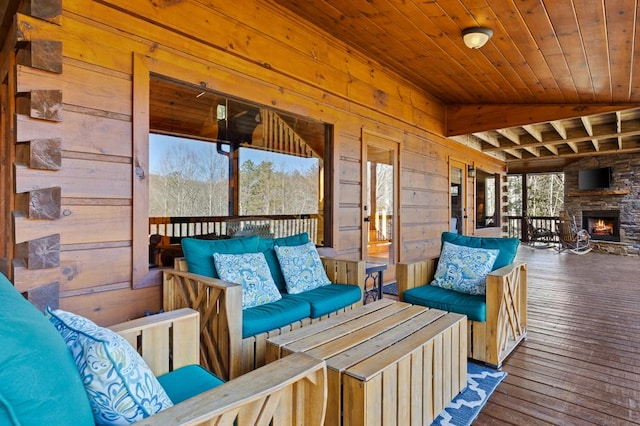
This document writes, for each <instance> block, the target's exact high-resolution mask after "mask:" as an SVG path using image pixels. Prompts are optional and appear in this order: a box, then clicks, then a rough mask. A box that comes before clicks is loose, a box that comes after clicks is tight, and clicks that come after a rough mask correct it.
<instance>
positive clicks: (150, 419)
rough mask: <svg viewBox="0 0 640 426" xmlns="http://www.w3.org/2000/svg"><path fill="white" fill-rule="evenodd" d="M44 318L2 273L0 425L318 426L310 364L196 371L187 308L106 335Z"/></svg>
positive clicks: (320, 394) (320, 404) (73, 321)
mask: <svg viewBox="0 0 640 426" xmlns="http://www.w3.org/2000/svg"><path fill="white" fill-rule="evenodd" d="M48 316H49V318H50V320H47V318H46V317H45V315H43V313H42V312H40V311H38V310H37V309H36V308H35V307H34V306H32V305H31V304H30V303H29V302H28V301H26V300H25V299H24V298H23V296H22V295H20V294H19V293H18V292H17V291H16V290H15V288H14V287H13V286H12V285H11V283H10V282H9V281H8V280H7V279H6V278H5V277H4V276H2V275H0V319H1V320H2V321H0V323H1V326H0V344H1V345H2V347H3V348H10V350H9V351H6V350H5V351H2V352H1V355H0V359H1V361H2V366H3V368H2V369H1V370H0V424H3V425H22V424H23V425H27V424H34V425H35V424H42V425H44V424H50V425H60V424H73V425H89V424H91V425H93V424H94V422H95V423H96V424H105V422H106V424H110V423H111V422H114V423H113V424H130V423H134V422H135V423H136V424H140V425H143V424H146V425H156V426H157V425H172V426H173V425H178V424H204V423H205V422H206V423H207V424H219V425H233V424H238V425H252V424H268V423H269V422H273V423H272V424H273V425H288V424H292V423H295V424H305V425H307V424H308V425H317V426H320V425H322V424H323V419H324V415H325V387H326V384H325V380H326V378H325V377H326V367H325V363H324V361H322V360H319V359H317V358H313V357H310V356H307V355H305V354H296V355H295V357H287V358H285V359H282V360H279V361H278V362H277V363H273V364H270V365H268V366H266V367H263V368H261V369H257V370H255V371H253V372H251V373H249V374H246V375H244V376H242V377H240V378H238V379H236V380H232V381H229V382H227V383H224V382H223V381H222V380H221V379H219V378H218V377H216V376H215V375H213V374H211V373H210V372H208V371H206V370H204V369H203V368H201V367H200V366H199V365H198V364H199V355H200V354H199V352H200V351H199V330H200V315H199V314H198V312H196V311H193V310H191V309H179V310H175V311H172V312H168V313H162V314H157V315H153V316H150V317H144V318H140V319H137V320H133V321H128V322H126V323H122V324H118V325H114V326H112V327H110V330H109V329H104V328H101V327H98V326H96V325H95V324H93V323H92V322H90V321H89V320H87V319H85V318H82V317H80V316H78V315H75V314H72V313H69V312H65V311H59V310H54V311H48ZM116 333H117V334H116ZM72 354H73V358H72V356H71V355H72ZM139 354H141V356H140V355H139ZM156 377H157V379H156ZM85 388H86V389H85ZM236 422H237V423H236Z"/></svg>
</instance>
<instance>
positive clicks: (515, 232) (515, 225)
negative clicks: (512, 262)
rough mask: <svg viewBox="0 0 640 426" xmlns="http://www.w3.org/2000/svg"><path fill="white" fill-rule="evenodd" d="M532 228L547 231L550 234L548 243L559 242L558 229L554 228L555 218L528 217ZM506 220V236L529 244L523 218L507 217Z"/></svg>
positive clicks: (525, 223)
mask: <svg viewBox="0 0 640 426" xmlns="http://www.w3.org/2000/svg"><path fill="white" fill-rule="evenodd" d="M529 217H530V218H531V223H532V224H533V227H534V228H542V229H549V230H550V231H551V232H552V239H551V241H550V242H556V243H557V242H559V240H558V229H557V226H556V223H557V220H558V217H557V216H529ZM507 220H508V224H509V225H508V231H507V232H508V236H509V237H515V238H519V239H520V241H522V242H524V243H528V242H529V235H528V233H527V222H526V218H525V217H524V216H507Z"/></svg>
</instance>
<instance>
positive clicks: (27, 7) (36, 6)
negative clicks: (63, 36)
mask: <svg viewBox="0 0 640 426" xmlns="http://www.w3.org/2000/svg"><path fill="white" fill-rule="evenodd" d="M18 11H19V12H20V13H24V14H25V15H29V16H33V17H34V18H39V19H43V20H45V21H49V22H51V23H53V24H58V25H60V23H61V16H62V0H23V1H22V3H21V4H20V8H19V10H18Z"/></svg>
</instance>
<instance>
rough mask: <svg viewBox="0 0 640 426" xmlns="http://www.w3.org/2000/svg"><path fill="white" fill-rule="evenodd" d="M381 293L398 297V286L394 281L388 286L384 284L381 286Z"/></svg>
mask: <svg viewBox="0 0 640 426" xmlns="http://www.w3.org/2000/svg"><path fill="white" fill-rule="evenodd" d="M382 292H383V293H384V294H393V295H394V296H397V295H398V284H397V283H396V282H395V281H394V282H392V283H389V284H385V285H384V286H382Z"/></svg>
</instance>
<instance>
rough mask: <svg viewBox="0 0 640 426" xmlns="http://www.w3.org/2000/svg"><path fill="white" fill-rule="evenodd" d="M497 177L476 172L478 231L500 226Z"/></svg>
mask: <svg viewBox="0 0 640 426" xmlns="http://www.w3.org/2000/svg"><path fill="white" fill-rule="evenodd" d="M497 182H499V179H498V178H497V175H495V174H492V173H488V172H485V171H483V170H477V171H476V229H480V228H490V227H495V226H498V217H497V213H498V200H499V197H498V196H497V194H498V191H499V189H498V185H497Z"/></svg>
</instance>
